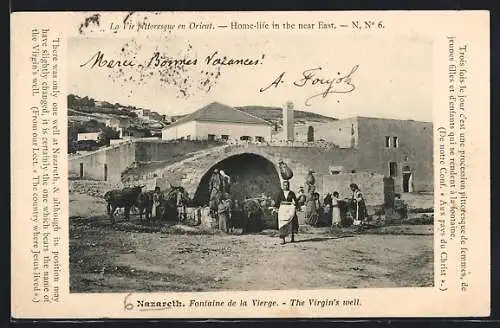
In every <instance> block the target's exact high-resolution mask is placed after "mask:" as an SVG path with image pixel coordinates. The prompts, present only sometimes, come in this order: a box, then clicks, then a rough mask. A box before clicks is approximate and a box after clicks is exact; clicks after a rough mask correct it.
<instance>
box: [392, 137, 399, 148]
mask: <svg viewBox="0 0 500 328" xmlns="http://www.w3.org/2000/svg"><path fill="white" fill-rule="evenodd" d="M392 141H393V142H392V146H393V147H394V148H398V146H399V140H398V137H392Z"/></svg>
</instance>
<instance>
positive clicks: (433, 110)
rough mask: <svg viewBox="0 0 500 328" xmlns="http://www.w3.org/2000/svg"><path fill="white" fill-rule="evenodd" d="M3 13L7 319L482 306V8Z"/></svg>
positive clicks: (478, 312)
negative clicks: (6, 24) (7, 71)
mask: <svg viewBox="0 0 500 328" xmlns="http://www.w3.org/2000/svg"><path fill="white" fill-rule="evenodd" d="M11 17H12V29H11V46H12V55H11V63H12V68H13V69H12V75H11V85H12V88H11V90H12V103H11V117H12V120H11V126H12V130H11V131H12V132H11V137H12V138H11V139H12V143H11V164H12V170H11V177H12V186H11V194H12V206H11V208H12V210H11V226H12V230H11V236H12V245H11V246H12V252H11V254H12V255H11V263H12V283H11V285H12V293H11V300H12V302H11V303H12V309H11V310H12V316H13V318H16V319H22V318H30V319H41V318H66V319H71V318H83V319H102V318H193V319H196V318H200V319H201V318H214V319H217V318H219V319H222V318H228V319H231V318H366V317H378V318H386V317H398V318H399V317H401V318H403V317H443V316H447V317H471V316H473V317H485V316H488V315H489V314H490V240H489V236H490V187H489V186H490V167H489V163H490V144H489V139H490V137H489V136H490V131H489V123H490V115H489V110H490V108H489V97H490V95H489V80H490V77H489V74H490V73H489V71H490V67H489V59H490V58H489V12H487V11H342V12H336V11H316V12H314V11H312V12H298V11H297V12H293V11H292V12H58V13H56V12H46V13H28V12H17V13H13V14H12V15H11Z"/></svg>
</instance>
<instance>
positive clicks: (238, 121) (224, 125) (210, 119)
mask: <svg viewBox="0 0 500 328" xmlns="http://www.w3.org/2000/svg"><path fill="white" fill-rule="evenodd" d="M272 129H273V125H272V124H271V123H270V122H268V121H266V120H264V119H261V118H259V117H257V116H254V115H251V114H248V113H246V112H243V111H241V110H238V109H236V108H233V107H230V106H227V105H223V104H220V103H217V102H213V103H211V104H209V105H207V106H205V107H203V108H200V109H198V110H197V111H195V112H193V113H191V114H189V115H186V116H184V117H183V118H181V119H179V120H177V121H175V122H174V123H172V124H170V125H168V126H167V127H165V128H163V129H162V139H163V140H180V139H182V140H224V141H240V140H244V141H257V142H264V141H270V140H271V133H272Z"/></svg>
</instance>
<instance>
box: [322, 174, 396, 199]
mask: <svg viewBox="0 0 500 328" xmlns="http://www.w3.org/2000/svg"><path fill="white" fill-rule="evenodd" d="M322 183H323V189H324V191H326V192H330V193H333V192H334V191H337V192H338V193H339V197H340V198H341V199H343V198H350V197H351V195H352V193H351V190H350V189H349V185H350V184H351V183H355V184H357V185H358V186H359V188H360V189H361V192H362V193H363V195H364V198H365V202H366V204H367V205H373V206H378V205H384V204H385V203H386V202H387V200H388V199H392V197H393V195H394V184H393V183H392V179H388V178H386V177H384V176H383V175H381V174H378V173H373V172H358V173H341V174H335V175H324V176H322Z"/></svg>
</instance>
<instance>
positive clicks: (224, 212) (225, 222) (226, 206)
mask: <svg viewBox="0 0 500 328" xmlns="http://www.w3.org/2000/svg"><path fill="white" fill-rule="evenodd" d="M218 214H219V229H220V230H221V231H224V232H226V233H227V232H229V218H230V215H231V200H230V199H229V196H228V195H227V194H226V195H224V196H223V199H222V200H221V202H220V203H219V206H218Z"/></svg>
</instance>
